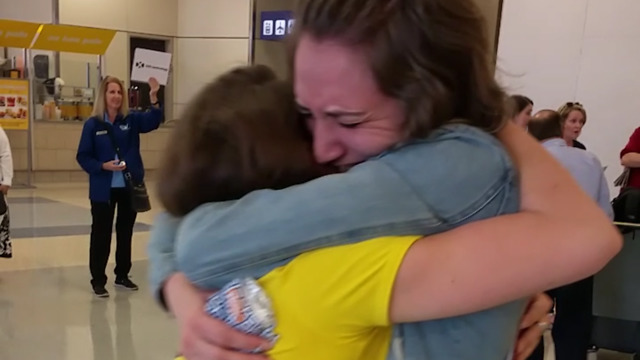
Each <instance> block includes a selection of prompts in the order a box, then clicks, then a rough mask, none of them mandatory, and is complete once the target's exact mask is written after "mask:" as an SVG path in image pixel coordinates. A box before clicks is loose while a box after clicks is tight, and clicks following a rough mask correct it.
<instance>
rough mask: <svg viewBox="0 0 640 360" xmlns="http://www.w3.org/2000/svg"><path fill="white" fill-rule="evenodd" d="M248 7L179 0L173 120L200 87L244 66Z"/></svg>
mask: <svg viewBox="0 0 640 360" xmlns="http://www.w3.org/2000/svg"><path fill="white" fill-rule="evenodd" d="M250 4H251V1H250V0H216V1H212V0H180V6H179V7H178V39H176V53H175V57H176V61H174V64H176V66H175V67H174V79H175V86H174V90H175V110H174V116H175V117H176V118H179V116H180V114H181V113H182V111H183V109H184V107H185V105H186V104H187V103H188V102H189V100H190V99H191V97H193V95H194V94H195V93H196V92H197V91H198V90H199V89H200V88H201V87H202V86H203V85H204V84H206V83H208V82H209V81H211V80H212V79H213V78H214V77H215V76H217V75H219V74H220V73H222V72H224V71H226V70H228V69H230V68H231V67H234V66H238V65H244V64H247V63H248V58H249V24H250V19H251V14H250Z"/></svg>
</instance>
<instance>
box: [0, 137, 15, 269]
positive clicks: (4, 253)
mask: <svg viewBox="0 0 640 360" xmlns="http://www.w3.org/2000/svg"><path fill="white" fill-rule="evenodd" d="M12 180H13V157H12V156H11V144H10V143H9V138H8V137H7V133H5V132H4V129H3V128H2V127H0V192H2V198H0V202H1V203H2V206H0V208H2V211H1V212H2V214H0V219H1V220H0V258H11V257H13V247H12V246H11V236H10V231H9V207H8V205H7V194H8V193H9V189H10V188H11V184H12Z"/></svg>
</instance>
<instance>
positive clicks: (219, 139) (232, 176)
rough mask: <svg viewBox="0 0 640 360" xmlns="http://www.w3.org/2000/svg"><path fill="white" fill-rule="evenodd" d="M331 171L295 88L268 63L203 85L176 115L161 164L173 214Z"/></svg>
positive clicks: (164, 195) (164, 198) (164, 194)
mask: <svg viewBox="0 0 640 360" xmlns="http://www.w3.org/2000/svg"><path fill="white" fill-rule="evenodd" d="M330 172H332V170H331V169H329V168H327V167H322V166H320V165H318V164H316V162H315V161H314V159H313V154H312V147H311V139H310V137H309V136H308V132H307V131H305V130H304V129H303V127H302V122H301V121H299V119H298V114H297V110H296V107H295V104H294V97H293V92H292V87H291V85H290V84H289V83H287V82H284V81H280V80H277V79H276V76H275V74H274V72H273V71H272V70H271V69H270V68H268V67H266V66H262V65H256V66H245V67H240V68H236V69H234V70H231V71H229V72H227V73H225V74H223V75H221V76H220V77H219V78H217V79H216V80H214V81H213V82H211V83H210V84H208V85H207V86H205V87H204V88H203V89H202V90H201V91H200V92H199V93H198V94H197V95H196V96H195V98H194V99H193V100H192V101H191V103H190V104H189V105H188V106H187V110H186V111H185V113H184V114H183V115H182V117H181V119H180V120H179V121H178V125H177V128H176V129H175V130H174V132H173V134H172V136H171V138H170V141H169V143H168V146H167V149H166V151H165V155H164V159H163V161H162V164H161V168H160V181H159V185H158V193H159V197H160V201H161V202H162V204H163V205H164V207H165V208H166V209H167V211H169V213H171V214H173V215H176V216H182V215H185V214H187V213H188V212H190V211H191V210H193V209H195V208H196V207H197V206H199V205H201V204H203V203H207V202H216V201H226V200H233V199H238V198H240V197H242V196H244V195H245V194H247V193H249V192H251V191H254V190H258V189H282V188H285V187H289V186H292V185H296V184H300V183H303V182H306V181H309V180H311V179H314V178H317V177H319V176H322V175H324V174H328V173H330Z"/></svg>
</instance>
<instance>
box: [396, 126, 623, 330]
mask: <svg viewBox="0 0 640 360" xmlns="http://www.w3.org/2000/svg"><path fill="white" fill-rule="evenodd" d="M498 137H499V139H500V140H501V141H502V142H503V144H504V145H505V147H506V148H507V150H508V151H509V153H510V155H511V156H512V158H513V160H514V162H515V163H516V166H517V168H518V169H519V172H520V176H521V179H522V182H521V186H522V190H521V191H522V210H521V212H520V213H517V214H513V215H505V216H500V217H496V218H492V219H488V220H483V221H478V222H475V223H471V224H468V225H465V226H462V227H459V228H457V229H455V230H451V231H448V232H446V233H443V234H438V235H434V236H430V237H427V238H424V239H422V240H419V241H418V242H416V243H415V244H414V245H413V246H412V247H411V248H410V250H409V251H408V253H407V255H406V257H405V259H404V260H403V263H402V265H401V266H400V269H399V271H398V274H397V278H396V283H395V286H394V292H393V297H392V303H391V304H392V305H391V309H390V314H391V318H392V320H393V321H394V322H397V321H401V322H405V321H418V320H429V319H436V318H442V317H449V316H456V315H461V314H467V313H471V312H475V311H480V310H483V309H487V308H490V307H493V306H497V305H499V304H503V303H506V302H509V301H513V300H517V299H520V298H524V297H527V296H529V295H531V294H534V293H538V292H541V291H543V290H547V289H550V288H554V287H558V286H561V285H564V284H568V283H571V282H574V281H577V280H580V279H582V278H585V277H587V276H590V275H592V274H594V273H596V272H598V271H599V270H600V269H601V268H602V267H604V265H606V263H607V262H608V261H609V260H610V259H611V258H612V257H613V256H615V254H617V253H618V251H620V249H621V247H622V239H621V236H620V234H619V233H618V231H617V230H616V229H615V227H614V226H613V225H612V223H611V221H610V220H609V218H607V216H606V215H605V213H604V212H603V211H602V210H601V209H600V208H599V207H598V206H597V205H596V203H595V202H594V201H593V200H592V199H591V198H589V197H588V196H587V195H586V194H585V193H584V192H583V191H581V189H580V187H579V185H578V184H577V183H576V182H575V180H573V178H572V177H571V175H570V174H569V173H568V172H567V171H566V170H565V169H564V168H562V166H561V165H560V164H558V163H557V162H556V161H555V160H554V159H553V158H552V157H551V155H549V154H548V153H547V152H546V151H545V150H544V149H543V148H542V147H541V146H540V144H538V143H537V142H536V141H535V140H534V139H533V138H531V137H530V136H529V135H528V134H526V133H525V132H524V131H523V130H521V129H519V128H517V127H516V126H515V125H512V124H508V125H506V126H505V128H504V129H503V130H501V132H500V133H499V134H498ZM576 209H579V210H578V211H576ZM578 254H579V256H577V255H578Z"/></svg>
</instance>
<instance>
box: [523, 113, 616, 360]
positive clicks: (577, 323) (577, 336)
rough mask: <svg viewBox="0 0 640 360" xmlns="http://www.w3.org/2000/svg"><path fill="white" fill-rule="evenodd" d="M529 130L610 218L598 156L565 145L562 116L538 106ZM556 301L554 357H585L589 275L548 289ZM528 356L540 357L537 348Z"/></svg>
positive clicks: (590, 297) (588, 330) (589, 312)
mask: <svg viewBox="0 0 640 360" xmlns="http://www.w3.org/2000/svg"><path fill="white" fill-rule="evenodd" d="M529 133H530V134H531V135H532V136H533V137H535V138H536V139H538V140H539V141H541V142H542V145H543V146H544V147H545V148H546V149H547V150H548V151H549V152H550V153H551V155H553V157H555V158H556V159H557V160H558V161H559V162H560V163H561V164H562V165H563V166H564V167H565V168H566V169H567V170H568V171H569V173H571V175H572V176H573V177H574V178H575V180H576V181H577V182H578V184H579V185H580V187H581V188H582V190H584V191H585V192H586V193H587V194H588V195H589V196H590V197H591V198H592V199H593V200H594V201H596V202H597V203H598V205H599V206H600V208H601V209H602V210H603V211H604V212H605V213H606V214H607V216H608V217H609V218H610V219H612V220H613V208H612V207H611V203H610V198H609V187H608V186H607V180H606V179H605V177H604V172H603V170H602V165H601V163H600V161H599V160H598V158H597V157H596V156H595V155H594V154H592V153H590V152H588V151H583V150H581V149H578V148H575V147H571V146H569V145H567V143H566V140H565V138H564V137H563V131H562V117H561V116H560V114H559V113H557V112H556V111H553V110H542V111H539V112H538V113H536V114H535V116H534V117H533V118H532V119H531V121H530V122H529ZM548 293H549V295H550V296H551V297H552V298H554V299H555V302H556V318H555V323H554V326H553V330H552V334H553V339H554V341H555V346H556V357H557V359H558V360H574V359H585V357H586V356H587V351H588V350H589V347H590V341H591V319H592V302H593V277H592V276H590V277H588V278H586V279H584V280H580V281H577V282H575V283H573V284H569V285H565V286H561V287H559V288H556V289H553V290H550V291H549V292H548ZM530 359H532V360H537V359H542V349H540V348H539V349H537V350H536V352H535V353H534V355H532V357H530Z"/></svg>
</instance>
